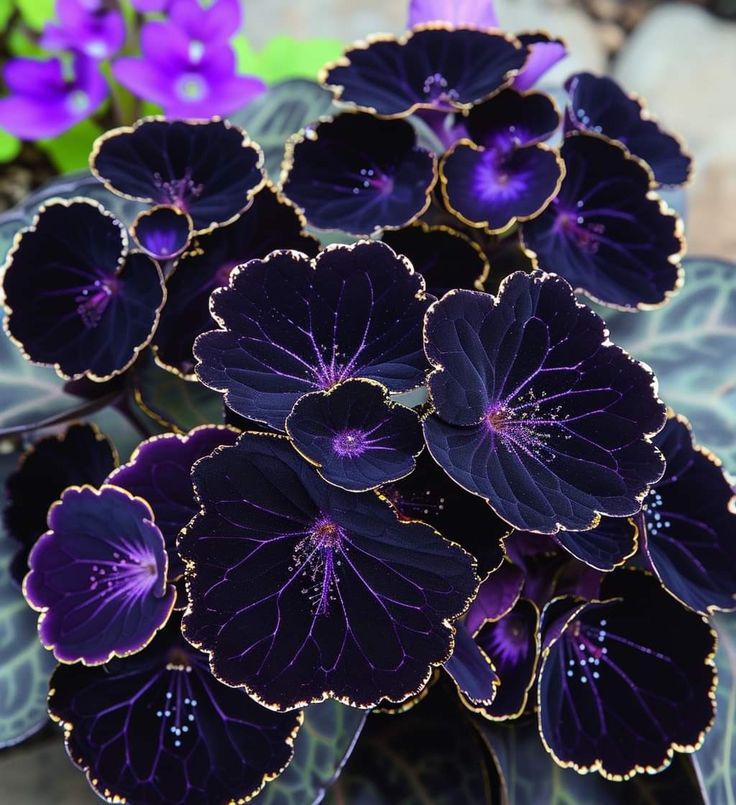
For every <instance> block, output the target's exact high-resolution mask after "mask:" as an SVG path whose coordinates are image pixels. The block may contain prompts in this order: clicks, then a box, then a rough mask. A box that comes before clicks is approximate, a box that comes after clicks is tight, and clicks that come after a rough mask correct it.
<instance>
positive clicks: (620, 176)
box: [522, 132, 684, 310]
mask: <svg viewBox="0 0 736 805" xmlns="http://www.w3.org/2000/svg"><path fill="white" fill-rule="evenodd" d="M560 153H561V155H562V158H563V160H564V162H565V166H566V168H567V173H566V174H565V178H564V179H563V182H562V186H561V187H560V192H559V194H558V195H557V197H556V198H555V199H554V200H553V202H552V203H551V204H550V205H549V206H548V207H547V209H546V210H545V211H544V212H543V213H542V214H541V215H539V216H538V217H537V218H535V219H534V220H533V221H529V222H528V223H525V224H523V226H522V237H523V241H524V244H525V245H526V247H527V249H528V250H530V251H531V252H533V254H534V255H536V259H537V262H538V264H539V266H540V268H543V269H545V270H549V271H555V272H556V273H558V274H559V275H560V276H562V277H564V278H565V279H566V280H567V281H568V282H569V283H570V284H571V285H572V286H573V288H575V289H576V290H581V291H583V292H584V293H586V294H587V295H588V296H590V297H591V298H592V299H595V300H598V301H600V302H602V303H603V304H607V305H611V306H612V307H619V308H624V309H627V310H631V309H634V308H645V307H648V306H652V305H659V304H662V302H664V301H665V300H666V299H667V297H668V296H669V295H671V294H672V293H673V292H674V290H675V289H676V288H677V287H678V285H679V284H680V282H681V272H682V269H681V267H680V262H679V261H680V254H681V252H682V250H683V247H684V243H683V239H682V234H681V229H682V225H681V222H680V220H679V218H678V217H677V216H676V215H675V214H674V213H672V212H671V211H670V210H669V209H668V208H667V207H666V206H665V205H664V204H663V202H662V201H661V200H660V199H659V198H657V197H656V196H654V194H653V193H652V192H651V179H652V177H651V175H650V174H649V172H648V171H647V170H646V168H645V167H643V166H642V163H641V162H640V161H639V160H638V159H634V158H632V157H631V156H630V155H629V154H628V152H626V151H625V150H624V149H623V147H622V146H620V145H617V144H616V143H613V142H610V141H608V140H605V139H603V138H602V137H601V136H600V135H593V134H587V133H582V132H580V133H577V132H576V133H574V134H572V135H568V137H567V138H566V139H565V141H564V143H563V145H562V148H561V152H560Z"/></svg>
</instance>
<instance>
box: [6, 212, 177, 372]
mask: <svg viewBox="0 0 736 805" xmlns="http://www.w3.org/2000/svg"><path fill="white" fill-rule="evenodd" d="M3 289H4V291H5V304H6V309H7V310H8V316H7V317H6V318H5V322H4V324H5V328H6V330H7V332H8V334H9V335H10V337H11V338H12V339H13V340H14V341H15V342H16V343H17V344H18V345H19V346H20V347H21V348H22V349H23V350H24V352H25V353H26V354H27V356H28V357H29V358H30V359H31V360H32V361H34V362H35V363H41V364H47V365H53V366H54V367H55V368H56V370H57V371H58V372H59V374H61V375H62V376H64V377H66V378H72V379H76V378H79V377H81V376H82V375H86V376H87V377H89V378H90V379H92V380H106V379H109V378H110V377H111V376H113V375H116V374H119V373H120V372H122V371H124V370H125V369H126V368H127V367H128V366H130V364H131V363H132V362H133V361H134V360H135V357H136V355H137V354H138V352H139V351H140V350H141V349H142V348H143V347H144V346H145V345H146V344H147V343H148V342H149V341H150V339H151V336H152V334H153V330H154V329H155V327H156V323H157V321H158V315H159V311H160V309H161V307H162V306H163V304H164V300H165V298H166V294H165V290H164V287H163V279H162V277H161V272H160V270H159V267H158V265H157V264H156V263H155V262H154V261H153V260H151V259H150V258H149V257H148V256H147V255H145V254H142V253H140V252H130V251H129V250H128V234H127V231H126V229H125V227H124V226H123V225H122V224H121V223H120V222H119V221H118V220H117V219H116V218H114V217H113V216H112V215H111V214H110V213H109V212H107V210H105V209H104V208H103V207H102V206H100V205H99V204H98V203H97V202H95V201H91V200H89V199H71V200H70V201H58V200H57V201H51V202H49V203H48V204H47V205H45V206H44V207H42V208H41V211H40V212H39V213H38V215H37V216H36V218H35V219H34V222H33V225H32V226H31V227H30V228H29V229H26V230H23V231H22V233H21V235H20V236H19V237H18V239H17V240H16V244H15V246H14V247H13V248H12V249H11V251H10V254H9V255H8V260H7V263H6V269H5V275H4V278H3Z"/></svg>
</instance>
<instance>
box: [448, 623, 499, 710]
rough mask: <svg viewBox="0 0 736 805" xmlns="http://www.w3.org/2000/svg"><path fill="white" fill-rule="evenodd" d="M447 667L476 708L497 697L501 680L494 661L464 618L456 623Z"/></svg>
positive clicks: (464, 695) (488, 703) (462, 691)
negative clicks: (471, 632) (464, 622)
mask: <svg viewBox="0 0 736 805" xmlns="http://www.w3.org/2000/svg"><path fill="white" fill-rule="evenodd" d="M443 667H444V669H445V671H447V673H448V674H449V675H450V676H451V677H452V681H453V682H454V683H455V684H456V685H457V689H458V692H459V693H460V695H461V697H462V698H463V699H465V700H467V701H468V702H470V705H471V707H472V708H473V709H475V708H476V707H487V706H488V705H490V704H491V703H492V702H493V701H494V700H495V698H496V696H497V693H498V685H499V681H500V680H499V678H498V675H497V674H496V671H495V669H494V666H493V663H492V662H491V660H490V659H489V658H488V654H487V653H486V652H485V651H484V650H483V649H482V648H481V647H480V646H479V645H478V643H477V642H476V641H475V640H473V638H472V636H471V634H470V632H469V631H468V630H467V628H466V627H465V625H464V624H463V623H462V622H458V623H456V624H455V645H454V647H453V651H452V656H451V657H450V659H449V660H447V662H446V663H444V664H443Z"/></svg>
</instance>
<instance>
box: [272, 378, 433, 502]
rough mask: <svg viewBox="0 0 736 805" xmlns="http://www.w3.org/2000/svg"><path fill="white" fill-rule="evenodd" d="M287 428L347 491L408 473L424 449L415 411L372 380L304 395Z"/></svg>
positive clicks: (307, 454)
mask: <svg viewBox="0 0 736 805" xmlns="http://www.w3.org/2000/svg"><path fill="white" fill-rule="evenodd" d="M285 427H286V432H287V434H288V435H289V438H290V439H291V440H292V442H293V443H294V447H296V449H297V450H298V451H299V453H300V454H301V455H302V456H304V458H306V459H307V461H309V462H310V463H311V464H313V465H314V466H315V467H316V468H317V472H318V473H319V474H320V475H321V476H322V478H324V479H325V481H328V482H329V483H331V484H335V485H336V486H339V487H341V488H343V489H347V490H349V491H351V492H366V491H367V490H369V489H375V488H376V487H378V486H381V484H385V483H388V482H390V481H395V480H397V479H398V478H402V477H404V476H405V475H409V473H411V472H412V470H413V469H414V467H415V465H416V457H417V456H418V455H419V453H421V452H422V450H423V449H424V439H423V438H422V426H421V424H420V421H419V416H418V415H417V414H416V413H415V412H414V411H412V410H411V408H406V407H404V406H403V405H399V404H398V403H394V402H392V401H391V398H390V395H389V393H388V390H387V389H386V387H385V386H382V385H380V384H379V383H375V382H374V381H372V380H358V379H355V380H346V381H345V382H344V383H338V384H337V385H336V386H334V387H333V388H331V389H329V390H328V391H315V392H312V393H311V394H305V395H304V396H303V397H301V398H300V399H299V400H297V402H296V403H295V405H294V407H293V409H292V411H291V413H290V414H289V416H288V417H287V418H286V425H285Z"/></svg>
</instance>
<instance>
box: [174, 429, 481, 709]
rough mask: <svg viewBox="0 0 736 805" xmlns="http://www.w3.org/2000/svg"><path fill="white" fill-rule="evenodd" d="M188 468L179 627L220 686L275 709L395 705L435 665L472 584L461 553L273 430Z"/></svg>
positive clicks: (445, 652) (469, 565)
mask: <svg viewBox="0 0 736 805" xmlns="http://www.w3.org/2000/svg"><path fill="white" fill-rule="evenodd" d="M193 477H194V485H195V489H196V491H197V495H198V498H199V500H200V501H201V502H202V511H201V513H200V514H199V515H198V516H197V517H196V518H195V519H194V520H193V521H192V522H191V523H190V525H189V526H188V527H187V529H186V531H185V533H184V534H183V535H182V536H181V537H180V540H179V550H180V552H181V554H182V556H183V557H184V559H185V561H186V563H187V589H188V593H189V597H190V601H189V607H188V609H187V613H186V615H185V618H184V625H183V628H184V633H185V635H186V637H187V639H188V640H190V641H191V642H192V643H193V644H195V645H198V646H201V647H202V648H204V649H205V650H207V651H208V652H210V656H211V665H212V669H213V672H214V673H215V674H216V675H217V676H218V677H219V678H221V679H222V680H223V681H225V682H227V683H228V684H231V685H243V686H244V687H245V688H246V690H247V691H248V692H249V693H250V694H251V695H252V696H254V698H257V699H258V700H259V701H262V702H265V703H268V706H269V707H271V708H273V709H292V708H294V707H298V706H300V703H307V702H316V701H322V700H323V699H326V698H328V697H329V698H335V699H338V700H340V701H343V702H345V703H350V704H352V705H353V706H357V707H364V708H367V707H372V706H374V705H375V704H377V703H378V702H379V701H380V700H382V699H388V700H389V701H391V702H400V701H404V700H406V699H407V698H409V697H411V696H412V695H414V694H415V693H417V692H418V691H419V690H421V689H422V687H424V685H425V684H426V682H427V681H428V679H429V676H430V673H431V666H433V665H438V664H440V663H443V662H446V661H447V659H448V658H449V655H450V651H451V646H452V634H451V624H452V622H453V621H454V620H455V619H456V618H457V617H458V616H459V615H461V614H462V612H463V611H464V610H465V608H466V607H467V604H468V602H469V600H470V599H471V598H472V597H473V596H474V594H475V591H476V589H477V585H478V579H477V577H476V576H475V573H474V563H473V561H472V559H471V557H470V556H469V555H468V554H467V553H465V551H463V550H462V549H460V548H458V547H457V546H455V545H452V544H451V543H448V542H446V541H445V540H444V539H442V538H441V537H440V536H439V535H438V534H437V533H436V532H434V531H433V529H432V528H430V527H429V526H427V525H425V524H424V523H417V522H415V523H402V522H400V521H398V520H397V518H396V515H395V514H394V512H393V509H392V508H391V507H390V506H389V505H388V504H387V503H386V502H385V501H382V500H381V499H380V498H379V497H378V496H377V495H375V494H373V493H362V494H356V493H351V492H345V491H343V490H341V489H337V488H336V487H334V486H331V485H329V484H327V483H325V481H323V480H322V479H321V478H320V477H319V476H318V475H317V473H316V472H315V470H314V469H313V468H312V467H310V466H309V464H307V463H306V462H305V461H304V460H303V459H302V458H300V457H299V456H298V455H297V453H296V452H295V451H294V450H293V449H292V448H291V446H290V445H289V443H288V441H287V440H286V439H285V438H283V437H278V436H268V435H259V434H251V433H246V434H243V436H241V437H240V439H239V440H238V442H237V443H236V444H235V446H234V447H225V448H222V449H220V450H218V451H216V452H215V453H214V454H213V455H212V456H210V457H209V458H205V459H203V460H202V461H200V462H199V463H198V464H197V465H196V467H195V469H194V473H193Z"/></svg>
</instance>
